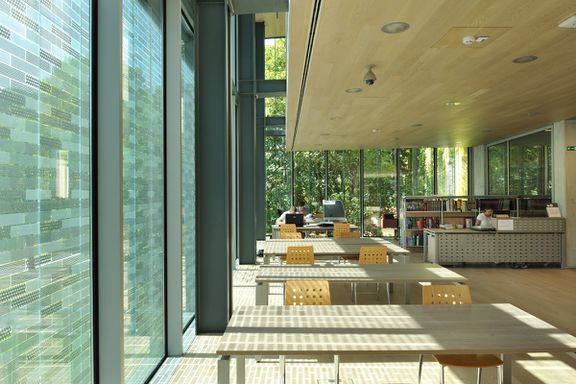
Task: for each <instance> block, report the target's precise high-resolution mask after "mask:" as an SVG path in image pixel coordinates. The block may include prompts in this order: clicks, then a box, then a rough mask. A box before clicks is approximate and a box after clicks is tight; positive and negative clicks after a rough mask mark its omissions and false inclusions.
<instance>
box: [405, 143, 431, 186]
mask: <svg viewBox="0 0 576 384" xmlns="http://www.w3.org/2000/svg"><path fill="white" fill-rule="evenodd" d="M398 161H399V163H400V164H399V166H400V174H399V178H400V180H399V182H400V195H401V196H427V195H432V194H434V149H433V148H407V149H399V150H398Z"/></svg>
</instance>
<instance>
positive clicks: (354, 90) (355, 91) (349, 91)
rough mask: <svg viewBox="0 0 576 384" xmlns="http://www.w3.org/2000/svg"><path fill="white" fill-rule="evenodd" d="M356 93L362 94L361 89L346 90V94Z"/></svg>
mask: <svg viewBox="0 0 576 384" xmlns="http://www.w3.org/2000/svg"><path fill="white" fill-rule="evenodd" d="M358 92H362V88H348V89H347V90H346V93H358Z"/></svg>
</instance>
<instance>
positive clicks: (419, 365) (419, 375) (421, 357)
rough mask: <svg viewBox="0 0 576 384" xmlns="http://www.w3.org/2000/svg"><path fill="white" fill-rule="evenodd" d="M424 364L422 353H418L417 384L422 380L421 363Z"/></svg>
mask: <svg viewBox="0 0 576 384" xmlns="http://www.w3.org/2000/svg"><path fill="white" fill-rule="evenodd" d="M423 364H424V355H422V354H421V355H420V357H419V358H418V384H420V381H421V380H422V365H423Z"/></svg>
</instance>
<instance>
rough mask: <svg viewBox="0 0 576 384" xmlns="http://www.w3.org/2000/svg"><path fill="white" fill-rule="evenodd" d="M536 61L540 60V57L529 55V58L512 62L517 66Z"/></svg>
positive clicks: (524, 57)
mask: <svg viewBox="0 0 576 384" xmlns="http://www.w3.org/2000/svg"><path fill="white" fill-rule="evenodd" d="M536 60H538V56H534V55H528V56H520V57H517V58H515V59H514V60H512V62H513V63H516V64H526V63H531V62H533V61H536Z"/></svg>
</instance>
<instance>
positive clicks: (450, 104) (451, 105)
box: [446, 101, 462, 107]
mask: <svg viewBox="0 0 576 384" xmlns="http://www.w3.org/2000/svg"><path fill="white" fill-rule="evenodd" d="M460 104H462V103H461V102H459V101H448V102H447V103H446V106H447V107H457V106H459V105H460Z"/></svg>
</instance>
